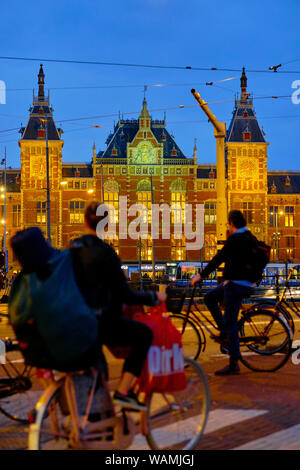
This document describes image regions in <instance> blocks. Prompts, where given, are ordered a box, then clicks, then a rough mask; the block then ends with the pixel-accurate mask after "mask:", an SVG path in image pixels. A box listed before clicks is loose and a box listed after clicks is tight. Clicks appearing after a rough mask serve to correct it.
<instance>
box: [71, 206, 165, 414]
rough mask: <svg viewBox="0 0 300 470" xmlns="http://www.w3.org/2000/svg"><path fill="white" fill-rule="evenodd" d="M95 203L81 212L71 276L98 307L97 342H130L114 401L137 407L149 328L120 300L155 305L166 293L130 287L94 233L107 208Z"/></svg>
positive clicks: (114, 257)
mask: <svg viewBox="0 0 300 470" xmlns="http://www.w3.org/2000/svg"><path fill="white" fill-rule="evenodd" d="M99 205H100V203H99V202H97V201H94V202H91V203H90V204H89V205H88V206H87V208H86V210H85V216H84V220H85V227H86V232H87V234H86V235H84V236H83V237H81V238H78V239H76V240H73V242H72V247H71V250H72V255H73V266H74V272H75V278H76V281H77V284H78V286H79V289H80V290H81V293H82V294H83V296H84V298H85V300H86V302H87V303H88V305H89V306H90V307H92V308H95V309H98V310H99V308H100V309H101V311H102V314H101V317H100V319H99V335H100V340H101V343H102V344H104V345H106V346H108V347H111V348H113V347H117V346H130V352H129V354H128V357H127V358H126V360H125V362H124V367H123V375H122V378H121V381H120V384H119V386H118V388H117V391H116V392H115V395H114V402H115V403H116V404H119V405H121V406H126V407H127V408H133V409H139V410H141V409H145V406H144V405H143V404H142V403H140V402H139V401H138V400H137V397H136V396H135V395H134V394H133V392H132V390H131V387H132V386H133V384H134V381H135V380H136V378H137V377H139V376H140V374H141V371H142V367H143V363H144V361H145V359H146V357H147V352H148V349H149V347H150V345H151V341H152V331H151V330H150V328H149V327H148V326H147V325H144V324H142V323H140V322H137V321H134V320H131V319H128V318H124V317H123V316H122V307H123V305H124V304H127V305H134V304H138V305H150V306H152V305H157V304H158V303H159V302H164V301H165V300H166V294H163V293H158V292H157V293H155V292H152V291H148V292H143V291H141V292H138V291H134V290H132V289H130V287H129V285H128V283H127V280H126V278H125V275H124V273H123V271H122V269H121V262H120V259H119V257H118V256H117V254H116V253H115V251H114V249H113V248H112V247H111V246H110V245H109V244H108V243H106V242H104V241H102V240H101V239H100V238H98V236H97V235H96V228H97V225H98V224H99V222H100V221H101V220H103V219H104V218H105V217H107V215H108V211H107V212H105V213H104V215H103V216H98V215H97V214H96V212H97V208H98V206H99Z"/></svg>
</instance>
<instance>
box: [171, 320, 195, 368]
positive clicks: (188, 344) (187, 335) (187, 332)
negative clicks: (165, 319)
mask: <svg viewBox="0 0 300 470" xmlns="http://www.w3.org/2000/svg"><path fill="white" fill-rule="evenodd" d="M169 318H170V320H171V321H172V323H173V325H174V326H175V327H176V328H177V330H179V331H180V333H182V332H183V334H182V347H183V354H184V356H185V357H189V358H190V359H194V360H196V359H197V358H198V356H199V354H200V352H201V346H202V341H201V336H200V334H199V331H198V328H197V326H196V325H195V324H194V323H193V321H192V320H190V319H188V320H186V317H185V315H181V314H177V315H170V316H169ZM184 322H186V325H185V329H184V331H183V327H184Z"/></svg>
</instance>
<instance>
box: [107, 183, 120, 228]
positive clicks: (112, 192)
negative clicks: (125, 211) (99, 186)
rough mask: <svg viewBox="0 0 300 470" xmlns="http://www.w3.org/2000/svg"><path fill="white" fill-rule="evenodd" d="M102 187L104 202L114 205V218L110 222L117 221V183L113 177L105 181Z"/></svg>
mask: <svg viewBox="0 0 300 470" xmlns="http://www.w3.org/2000/svg"><path fill="white" fill-rule="evenodd" d="M103 189H104V203H105V204H109V205H110V206H113V207H114V220H113V221H112V222H114V223H118V222H119V190H120V188H119V184H118V182H117V181H116V180H114V179H109V180H108V181H105V183H104V185H103Z"/></svg>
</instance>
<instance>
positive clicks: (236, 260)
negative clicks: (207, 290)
mask: <svg viewBox="0 0 300 470" xmlns="http://www.w3.org/2000/svg"><path fill="white" fill-rule="evenodd" d="M252 248H253V236H252V234H251V232H250V231H249V230H247V231H246V232H242V233H233V234H232V235H230V237H229V238H228V239H227V241H226V243H225V245H224V246H223V248H222V249H221V250H220V251H219V252H218V253H217V254H216V255H215V256H214V258H213V259H212V260H211V261H210V262H209V263H208V265H207V266H206V267H205V268H204V269H203V270H202V272H201V276H202V277H203V278H206V277H208V276H209V274H210V273H212V272H213V271H215V270H216V269H217V268H218V267H219V266H220V264H222V263H225V268H224V273H223V278H224V280H236V281H237V280H243V281H251V279H250V278H249V277H251V273H250V271H249V269H248V268H247V265H248V266H249V264H250V262H251V253H252Z"/></svg>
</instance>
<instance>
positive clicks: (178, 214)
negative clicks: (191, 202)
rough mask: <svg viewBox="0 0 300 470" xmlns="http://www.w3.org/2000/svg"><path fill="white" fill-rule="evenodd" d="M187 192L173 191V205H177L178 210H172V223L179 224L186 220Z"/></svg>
mask: <svg viewBox="0 0 300 470" xmlns="http://www.w3.org/2000/svg"><path fill="white" fill-rule="evenodd" d="M185 202H186V193H185V192H182V191H177V192H174V193H171V206H175V207H176V210H172V211H171V223H172V224H176V223H177V224H179V223H180V222H184V211H185Z"/></svg>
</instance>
